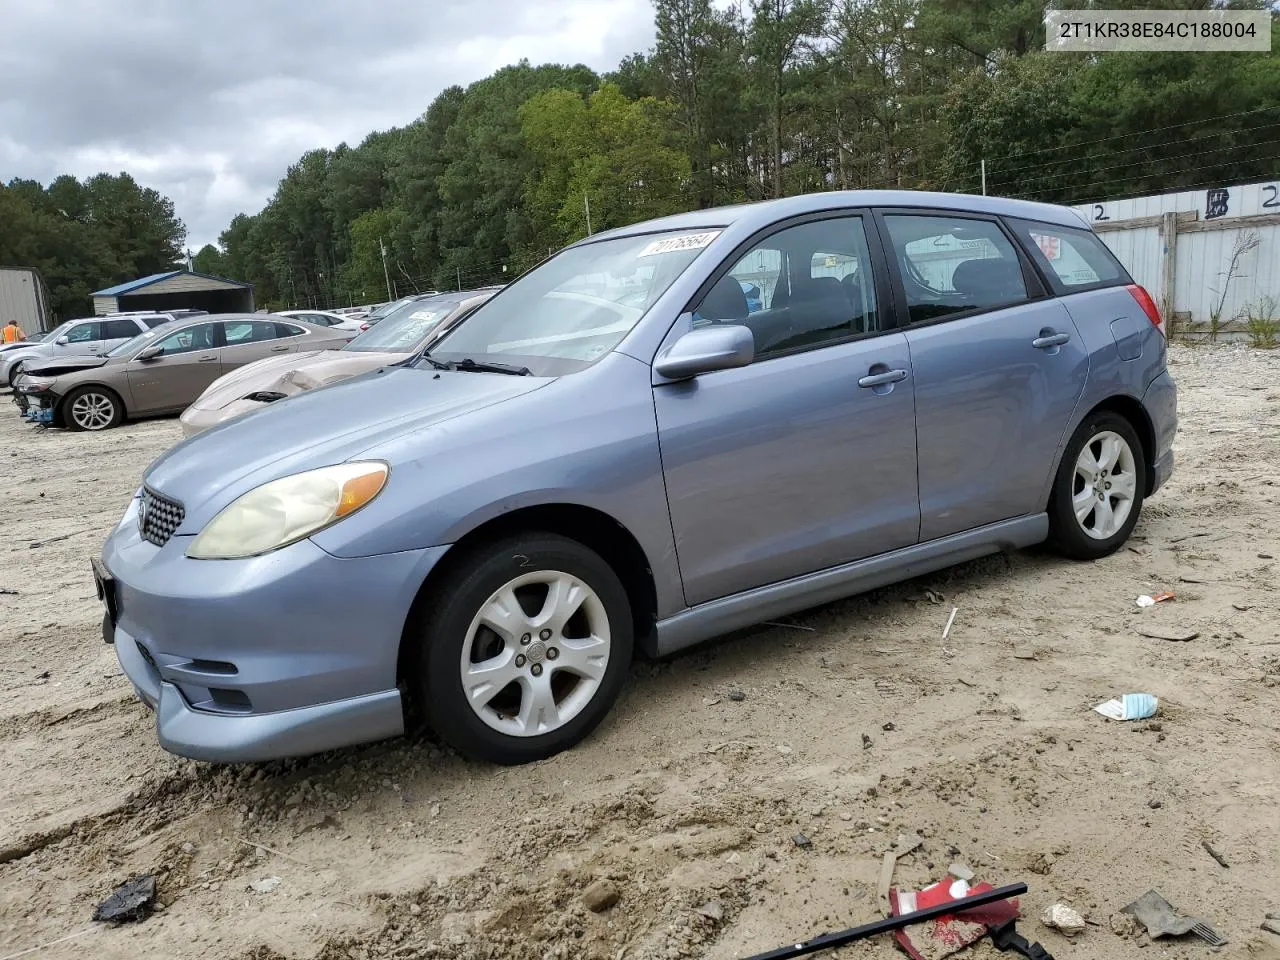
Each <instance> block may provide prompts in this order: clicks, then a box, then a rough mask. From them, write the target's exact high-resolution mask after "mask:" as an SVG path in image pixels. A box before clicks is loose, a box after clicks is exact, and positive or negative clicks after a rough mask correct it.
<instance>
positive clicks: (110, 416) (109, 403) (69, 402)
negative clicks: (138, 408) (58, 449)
mask: <svg viewBox="0 0 1280 960" xmlns="http://www.w3.org/2000/svg"><path fill="white" fill-rule="evenodd" d="M62 418H63V420H64V421H65V422H66V424H67V426H69V427H70V428H71V429H72V430H106V429H107V428H108V427H115V426H118V425H119V424H120V421H122V420H123V419H124V405H123V404H122V403H121V402H120V398H119V397H117V396H116V395H115V394H114V393H112V392H111V391H110V390H107V389H105V388H103V387H80V388H79V389H77V390H72V391H71V392H70V393H69V394H67V396H66V398H65V399H64V400H63V401H62Z"/></svg>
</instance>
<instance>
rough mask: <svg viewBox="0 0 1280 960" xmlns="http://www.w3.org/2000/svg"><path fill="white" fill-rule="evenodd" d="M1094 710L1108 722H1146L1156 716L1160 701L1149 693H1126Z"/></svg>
mask: <svg viewBox="0 0 1280 960" xmlns="http://www.w3.org/2000/svg"><path fill="white" fill-rule="evenodd" d="M1093 709H1094V710H1095V711H1097V712H1098V713H1100V714H1102V715H1103V716H1104V717H1106V718H1107V719H1108V720H1145V719H1146V718H1147V717H1154V716H1155V715H1156V711H1157V710H1159V709H1160V701H1159V700H1158V699H1156V698H1155V697H1153V696H1152V695H1151V694H1149V693H1126V694H1125V695H1124V696H1123V697H1116V698H1113V699H1111V700H1107V701H1106V702H1105V703H1100V704H1098V705H1097V706H1096V707H1094V708H1093Z"/></svg>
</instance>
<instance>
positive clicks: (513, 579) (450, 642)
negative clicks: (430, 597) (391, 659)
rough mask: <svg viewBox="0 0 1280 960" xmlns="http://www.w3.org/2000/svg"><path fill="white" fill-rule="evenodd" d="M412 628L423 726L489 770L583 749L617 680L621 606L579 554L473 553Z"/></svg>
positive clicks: (538, 549) (533, 544) (593, 557)
mask: <svg viewBox="0 0 1280 960" xmlns="http://www.w3.org/2000/svg"><path fill="white" fill-rule="evenodd" d="M434 592H435V594H436V596H437V597H438V598H439V599H438V601H436V603H435V604H434V605H433V609H430V610H429V611H428V613H427V615H426V617H425V619H424V622H423V623H422V629H421V634H420V638H421V639H420V641H419V642H420V643H421V651H420V660H419V666H420V672H419V677H420V681H419V682H420V692H421V699H422V706H423V710H424V712H425V714H426V718H427V721H428V723H429V724H430V725H431V727H432V728H433V729H434V730H435V731H436V733H437V734H438V735H439V736H440V737H441V739H443V740H445V741H446V742H448V743H449V744H450V745H452V746H453V747H454V748H456V749H457V750H458V751H460V752H461V753H463V754H466V755H467V756H469V757H473V758H475V759H480V760H488V761H490V762H493V763H501V764H517V763H527V762H530V761H533V760H541V759H543V758H545V757H549V756H551V755H552V754H555V753H559V752H560V751H561V750H565V749H567V748H568V747H571V746H573V745H574V744H575V743H577V742H578V741H580V740H581V739H583V738H584V737H585V736H587V734H589V733H590V732H591V731H592V730H593V729H594V728H595V727H596V725H597V724H598V723H599V722H600V721H601V720H603V719H604V717H605V715H606V714H607V713H608V712H609V710H610V708H611V707H612V706H613V703H614V701H615V700H616V699H617V697H618V693H619V692H620V691H621V689H622V685H623V683H624V681H625V680H626V675H627V670H628V667H629V665H630V662H631V653H632V647H633V626H632V619H631V606H630V603H629V601H628V599H627V593H626V590H625V589H624V588H623V586H622V582H621V581H620V580H619V579H618V576H617V574H615V573H614V571H613V570H612V569H611V568H610V567H609V565H608V564H607V563H605V561H604V560H602V559H601V558H600V557H599V555H597V554H596V553H595V552H593V551H591V550H589V549H587V548H586V547H584V546H583V545H582V544H580V543H578V542H576V541H574V540H569V539H567V538H565V537H559V536H555V535H552V534H525V535H521V536H517V537H512V538H510V539H506V540H503V541H500V542H497V543H494V544H491V545H488V546H486V547H483V548H480V549H477V550H475V551H474V552H472V553H471V554H470V555H469V556H468V557H467V558H466V559H465V560H464V561H463V562H462V563H461V564H460V565H459V566H458V567H457V568H455V569H454V570H452V571H451V572H450V573H449V574H448V575H447V576H446V577H445V579H444V581H443V582H441V583H439V584H436V585H435V590H434Z"/></svg>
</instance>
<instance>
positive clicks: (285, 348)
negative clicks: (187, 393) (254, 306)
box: [222, 319, 301, 373]
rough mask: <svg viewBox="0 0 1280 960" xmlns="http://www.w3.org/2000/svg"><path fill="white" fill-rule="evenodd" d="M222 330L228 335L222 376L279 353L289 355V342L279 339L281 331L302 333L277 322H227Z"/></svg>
mask: <svg viewBox="0 0 1280 960" xmlns="http://www.w3.org/2000/svg"><path fill="white" fill-rule="evenodd" d="M222 326H223V328H224V330H225V332H226V345H225V346H224V347H223V348H222V372H223V373H230V372H231V371H232V370H235V369H236V368H237V367H243V366H244V365H245V364H246V363H253V362H254V361H255V360H262V359H263V358H265V357H270V356H273V355H275V354H277V353H288V352H290V350H291V349H292V348H291V347H290V345H289V343H288V340H287V339H286V338H282V337H281V336H280V333H281V328H282V327H292V328H293V329H296V330H299V331H300V330H301V328H300V327H293V325H292V324H287V323H281V322H277V321H274V320H249V319H245V320H224V321H223V323H222Z"/></svg>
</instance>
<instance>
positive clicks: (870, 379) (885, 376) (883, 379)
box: [858, 370, 907, 387]
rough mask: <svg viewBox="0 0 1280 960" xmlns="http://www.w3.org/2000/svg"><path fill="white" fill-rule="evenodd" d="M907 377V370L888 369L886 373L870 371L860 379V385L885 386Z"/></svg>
mask: <svg viewBox="0 0 1280 960" xmlns="http://www.w3.org/2000/svg"><path fill="white" fill-rule="evenodd" d="M905 379H907V371H905V370H886V371H885V372H884V373H869V374H867V375H866V376H865V377H860V378H859V379H858V386H860V387H883V386H884V385H885V384H888V383H898V382H899V381H902V380H905Z"/></svg>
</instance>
